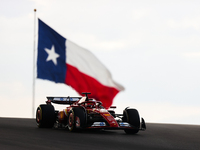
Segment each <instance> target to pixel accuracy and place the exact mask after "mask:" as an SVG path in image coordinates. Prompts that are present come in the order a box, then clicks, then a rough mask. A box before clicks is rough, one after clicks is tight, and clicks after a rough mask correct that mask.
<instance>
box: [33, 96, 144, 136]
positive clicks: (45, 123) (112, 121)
mask: <svg viewBox="0 0 200 150" xmlns="http://www.w3.org/2000/svg"><path fill="white" fill-rule="evenodd" d="M83 94H85V96H84V97H47V101H46V104H41V105H40V106H39V107H38V108H37V111H36V122H37V126H38V127H39V128H48V127H49V128H52V127H67V128H68V129H69V131H76V130H80V129H108V130H110V129H122V130H124V131H125V132H126V133H127V134H135V133H137V132H138V131H139V130H145V129H146V125H145V121H144V119H143V118H141V122H140V117H139V114H138V111H137V110H136V109H130V108H126V109H124V111H123V114H115V111H113V110H106V109H105V108H104V107H103V106H102V103H101V102H100V101H96V100H94V99H89V98H88V96H87V95H88V94H90V93H83ZM52 103H56V104H68V105H70V106H69V107H66V108H65V109H64V110H63V111H57V110H55V109H54V106H53V105H52ZM110 108H116V107H112V106H111V107H110Z"/></svg>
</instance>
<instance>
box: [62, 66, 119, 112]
mask: <svg viewBox="0 0 200 150" xmlns="http://www.w3.org/2000/svg"><path fill="white" fill-rule="evenodd" d="M66 65H67V73H66V78H65V83H66V84H67V85H69V86H71V87H72V88H73V89H75V90H76V91H77V92H78V93H79V94H80V95H82V94H81V93H82V92H90V93H91V94H90V95H88V97H90V98H94V99H96V100H98V101H101V102H102V103H103V106H104V107H105V108H107V109H108V108H109V107H110V106H111V105H112V102H113V98H114V97H115V96H116V95H117V93H118V92H119V90H117V89H116V88H114V87H108V86H105V85H102V84H101V83H100V82H98V81H97V80H96V79H94V78H92V77H90V76H88V75H86V74H84V73H82V72H80V71H79V70H78V69H77V68H75V67H74V66H72V65H69V64H66Z"/></svg>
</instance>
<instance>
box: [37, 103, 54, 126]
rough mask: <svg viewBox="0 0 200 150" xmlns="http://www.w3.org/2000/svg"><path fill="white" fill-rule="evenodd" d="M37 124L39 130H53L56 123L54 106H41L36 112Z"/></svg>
mask: <svg viewBox="0 0 200 150" xmlns="http://www.w3.org/2000/svg"><path fill="white" fill-rule="evenodd" d="M36 122H37V126H38V127H39V128H52V127H53V126H54V123H55V109H54V107H53V105H46V104H42V105H40V106H39V107H38V108H37V110H36Z"/></svg>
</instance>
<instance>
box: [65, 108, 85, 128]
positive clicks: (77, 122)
mask: <svg viewBox="0 0 200 150" xmlns="http://www.w3.org/2000/svg"><path fill="white" fill-rule="evenodd" d="M85 124H86V112H85V110H84V109H83V108H79V107H77V108H73V109H72V110H71V111H70V112H69V117H68V129H69V131H71V132H73V131H77V130H79V129H83V128H84V127H85Z"/></svg>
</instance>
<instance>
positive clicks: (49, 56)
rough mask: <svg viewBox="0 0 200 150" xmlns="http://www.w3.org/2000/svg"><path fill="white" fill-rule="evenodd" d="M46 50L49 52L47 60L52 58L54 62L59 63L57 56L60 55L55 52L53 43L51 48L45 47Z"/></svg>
mask: <svg viewBox="0 0 200 150" xmlns="http://www.w3.org/2000/svg"><path fill="white" fill-rule="evenodd" d="M44 50H45V51H46V52H47V53H48V57H47V59H46V61H50V60H52V61H53V63H54V64H55V65H57V58H58V57H59V55H58V54H57V53H56V52H55V48H54V46H53V45H52V47H51V49H47V48H45V49H44Z"/></svg>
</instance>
